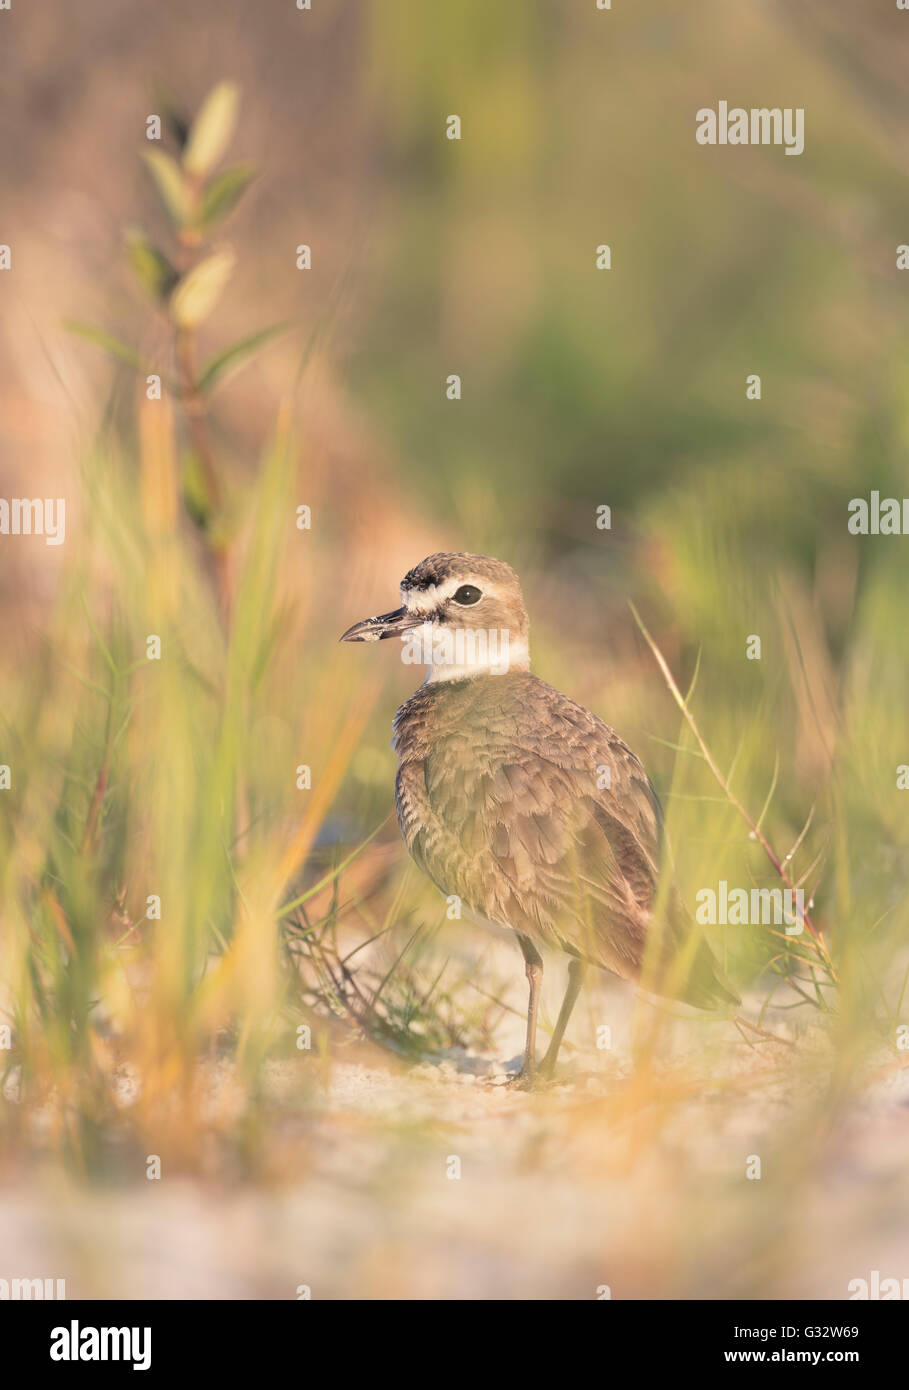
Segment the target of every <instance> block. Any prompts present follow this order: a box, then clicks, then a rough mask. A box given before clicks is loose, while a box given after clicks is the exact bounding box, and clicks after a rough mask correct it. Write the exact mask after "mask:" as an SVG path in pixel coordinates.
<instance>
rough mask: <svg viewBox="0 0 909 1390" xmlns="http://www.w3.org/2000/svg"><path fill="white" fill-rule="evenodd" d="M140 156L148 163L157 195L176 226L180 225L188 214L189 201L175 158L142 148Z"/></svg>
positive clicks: (158, 151) (159, 151)
mask: <svg viewBox="0 0 909 1390" xmlns="http://www.w3.org/2000/svg"><path fill="white" fill-rule="evenodd" d="M142 158H143V159H144V160H145V163H146V164H147V165H148V168H149V171H150V173H151V176H152V178H153V179H154V181H155V187H156V188H157V190H158V197H159V198H160V199H161V202H162V203H163V204H164V206H165V208H166V209H167V212H168V213H169V215H170V218H171V221H172V222H173V223H174V226H176V227H182V226H183V224H184V223H185V221H186V219H187V217H188V215H189V201H188V199H187V196H186V181H185V180H184V178H183V172H182V170H181V168H180V166H179V164H178V163H177V161H176V160H175V159H172V158H171V156H170V155H169V154H165V153H164V151H163V150H143V152H142Z"/></svg>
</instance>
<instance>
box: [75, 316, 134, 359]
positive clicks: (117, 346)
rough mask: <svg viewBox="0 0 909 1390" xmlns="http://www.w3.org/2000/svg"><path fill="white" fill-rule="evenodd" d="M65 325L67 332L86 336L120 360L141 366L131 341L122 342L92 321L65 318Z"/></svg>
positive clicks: (78, 336)
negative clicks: (82, 321) (94, 326)
mask: <svg viewBox="0 0 909 1390" xmlns="http://www.w3.org/2000/svg"><path fill="white" fill-rule="evenodd" d="M63 327H64V328H65V329H66V331H67V333H73V334H75V336H76V337H77V338H85V339H87V341H88V342H90V343H94V344H95V347H99V348H101V349H102V351H104V352H106V353H108V354H109V355H110V356H111V357H114V358H116V360H117V361H118V362H127V363H128V364H129V366H131V367H139V366H141V361H140V358H139V354H138V353H137V352H136V349H135V348H131V347H130V345H129V343H123V342H121V341H120V339H119V338H115V337H113V335H112V334H110V333H105V332H103V330H102V329H100V328H92V326H91V324H90V323H80V322H79V321H78V319H64V320H63Z"/></svg>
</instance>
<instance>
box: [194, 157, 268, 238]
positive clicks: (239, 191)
mask: <svg viewBox="0 0 909 1390" xmlns="http://www.w3.org/2000/svg"><path fill="white" fill-rule="evenodd" d="M255 176H256V171H255V169H254V168H253V166H252V165H251V164H237V165H235V166H234V168H233V169H226V170H225V171H224V173H223V174H219V175H218V177H217V178H216V179H212V181H211V183H210V184H209V185H208V187H207V188H206V190H205V194H204V196H203V198H202V211H201V213H200V214H199V223H200V225H201V226H202V227H203V228H204V229H205V230H206V231H207V230H208V229H209V228H210V227H212V226H213V225H214V223H216V222H220V221H222V220H223V219H224V218H225V217H226V216H227V214H228V213H229V212H232V211H233V209H234V208H235V207H236V205H237V203H238V202H239V201H240V199H241V197H242V196H243V194H244V192H245V191H246V189H247V188H248V187H249V185H250V184H251V183H252V181H253V179H254V178H255Z"/></svg>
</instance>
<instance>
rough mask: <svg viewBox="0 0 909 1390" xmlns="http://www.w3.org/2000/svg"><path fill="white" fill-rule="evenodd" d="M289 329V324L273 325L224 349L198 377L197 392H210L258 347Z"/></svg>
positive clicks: (240, 365)
mask: <svg viewBox="0 0 909 1390" xmlns="http://www.w3.org/2000/svg"><path fill="white" fill-rule="evenodd" d="M289 327H290V324H287V323H273V324H272V326H271V327H270V328H262V329H260V330H259V332H258V333H251V334H250V336H249V337H248V338H242V339H241V340H240V342H238V343H234V345H233V347H229V348H225V349H224V351H223V352H219V353H218V355H217V357H213V358H212V359H211V361H210V362H209V363H208V365H207V366H206V367H205V369H204V370H203V372H202V375H201V376H200V377H199V390H200V391H211V390H212V388H213V387H214V386H215V385H216V383H217V382H219V381H222V380H223V379H224V378H225V377H227V376H231V375H232V374H233V373H234V372H235V371H236V370H237V369H238V368H239V367H242V365H243V363H244V362H245V361H246V360H247V359H248V358H250V357H252V356H253V354H254V353H255V352H257V351H258V349H259V348H260V347H264V346H265V344H266V343H267V342H270V340H271V339H272V338H276V337H277V336H278V334H279V333H286V332H287V330H288V328H289Z"/></svg>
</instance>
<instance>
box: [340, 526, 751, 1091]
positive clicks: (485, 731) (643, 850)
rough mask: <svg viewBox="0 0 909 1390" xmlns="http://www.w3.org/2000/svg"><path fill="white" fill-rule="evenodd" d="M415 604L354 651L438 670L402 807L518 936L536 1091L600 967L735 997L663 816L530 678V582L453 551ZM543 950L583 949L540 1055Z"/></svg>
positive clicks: (443, 862)
mask: <svg viewBox="0 0 909 1390" xmlns="http://www.w3.org/2000/svg"><path fill="white" fill-rule="evenodd" d="M400 596H401V606H400V607H398V608H396V609H394V610H393V611H391V612H388V613H382V614H379V615H378V616H376V617H372V618H365V619H363V620H362V621H360V622H357V623H354V625H353V626H352V627H350V628H348V629H347V631H346V632H344V633H343V634H342V636H341V638H340V641H342V642H377V641H385V640H388V639H391V638H399V639H401V641H402V643H404V644H405V647H404V651H403V653H402V655H403V656H404V659H405V660H406V661H410V662H417V661H421V662H423V664H425V665H426V667H427V675H426V678H425V680H424V681H423V683H422V684H421V685H420V686H419V687H418V689H417V690H416V691H415V693H414V694H413V695H412V696H411V697H410V698H409V699H408V700H406V701H405V703H404V704H403V705H402V706H401V707H400V709H399V710H398V711H397V714H396V715H395V718H394V724H393V737H392V748H393V749H394V750H395V752H396V753H397V756H398V769H397V775H396V778H395V808H396V812H397V818H398V824H399V827H400V830H401V835H402V837H403V840H404V843H405V845H406V847H407V849H408V851H409V853H410V855H411V856H412V858H413V859H414V860H415V861H416V863H417V864H418V865H419V866H420V867H421V868H422V869H423V870H424V871H425V872H426V874H428V876H429V877H430V879H432V880H433V882H434V883H435V884H436V886H437V887H438V888H439V889H440V890H441V892H442V893H443V894H444V895H445V897H446V898H448V899H449V900H452V899H454V900H457V901H458V902H459V904H460V905H461V907H462V912H463V915H464V916H465V917H467V918H468V919H469V920H472V921H474V922H478V923H480V924H481V925H484V926H487V927H489V928H491V929H492V930H494V931H499V932H501V931H502V930H504V931H505V932H512V933H514V934H515V936H516V937H517V941H518V945H519V946H520V949H521V952H522V953H523V957H524V964H525V972H526V976H527V981H528V986H529V997H528V1007H527V1026H526V1035H525V1044H524V1052H523V1059H522V1065H521V1069H520V1072H519V1073H518V1074H517V1076H516V1077H514V1078H513V1081H514V1083H515V1084H516V1085H518V1086H519V1087H520V1088H522V1089H530V1088H533V1087H534V1086H535V1085H537V1084H543V1083H546V1082H547V1081H550V1080H551V1079H552V1078H553V1075H554V1072H555V1066H556V1060H557V1057H558V1053H559V1048H560V1046H561V1042H562V1038H563V1036H564V1033H565V1029H566V1027H567V1025H568V1020H569V1018H570V1016H571V1012H572V1009H573V1008H574V1005H575V1003H576V1001H577V998H578V995H579V993H580V991H581V988H582V984H583V982H584V979H585V976H586V974H587V971H588V969H589V968H590V967H597V968H599V969H600V970H604V971H607V972H609V973H611V974H613V975H616V976H619V977H620V978H621V979H623V980H626V981H631V982H638V983H643V984H644V985H645V987H646V988H648V989H650V990H651V991H652V992H654V993H658V994H663V995H667V996H669V997H672V998H675V999H679V1000H681V1001H683V1002H685V1003H688V1004H691V1005H694V1006H695V1007H697V1008H701V1009H716V1008H722V1007H724V1006H726V1005H729V1004H735V1003H738V1002H739V1000H738V996H737V995H736V994H735V992H734V990H733V988H732V987H731V985H729V984H728V982H727V981H726V980H725V979H724V978H723V977H722V975H721V974H720V971H719V968H718V964H717V962H716V960H715V958H714V956H713V954H712V952H711V951H710V949H709V947H708V945H707V943H706V942H705V941H704V940H703V938H702V937H698V936H697V935H696V934H694V932H693V931H692V926H691V922H690V919H689V918H688V916H687V914H686V912H685V910H684V908H683V905H682V902H681V898H680V894H679V892H678V889H677V887H676V886H675V884H674V883H670V885H669V888H668V891H667V892H665V893H663V892H662V891H661V889H660V867H661V847H662V841H663V812H662V808H661V805H660V801H659V798H658V796H657V793H656V791H655V790H654V788H653V785H652V783H651V781H650V779H649V777H648V776H647V773H646V772H645V770H644V767H643V765H642V764H641V762H640V760H639V759H638V758H637V757H636V755H635V754H634V753H633V752H632V750H631V749H630V748H629V746H628V745H627V744H626V743H625V742H624V741H623V739H621V738H620V737H619V735H618V734H617V733H616V731H615V730H614V729H612V728H610V726H609V725H608V724H606V723H604V722H603V720H601V719H600V718H599V717H598V716H597V715H595V714H593V713H591V711H590V710H588V709H585V708H584V706H583V705H580V704H578V703H577V702H576V701H574V700H572V699H570V698H569V696H567V695H564V694H562V693H561V691H559V690H556V689H555V688H554V687H553V686H551V685H548V684H547V683H546V681H544V680H541V679H540V678H539V677H538V676H536V675H534V674H533V673H532V672H531V670H530V649H529V619H528V615H527V609H526V606H525V603H524V597H523V593H522V590H521V584H520V581H519V579H518V576H517V574H516V573H515V571H514V570H513V569H512V567H511V566H510V565H509V564H507V563H506V562H505V561H503V560H498V559H495V558H493V557H492V556H487V555H472V554H469V553H467V552H463V551H459V552H440V553H438V554H434V555H430V556H428V557H427V558H426V559H425V560H422V561H421V562H420V563H419V564H418V565H416V566H414V568H413V569H411V570H409V571H408V572H407V574H406V575H405V576H404V578H403V580H402V581H401V586H400ZM541 948H548V949H550V950H560V951H562V952H564V953H566V954H567V955H568V956H569V963H568V985H567V989H566V992H565V996H564V1000H563V1002H562V1006H561V1008H560V1010H559V1014H558V1018H557V1020H556V1024H555V1029H554V1031H553V1033H552V1035H551V1040H550V1043H549V1046H548V1049H547V1051H546V1054H545V1056H544V1058H543V1060H542V1062H541V1063H540V1064H539V1065H538V1064H537V1061H536V1032H537V1018H538V1012H539V1002H540V990H541V986H542V979H543V957H542V955H541Z"/></svg>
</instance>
